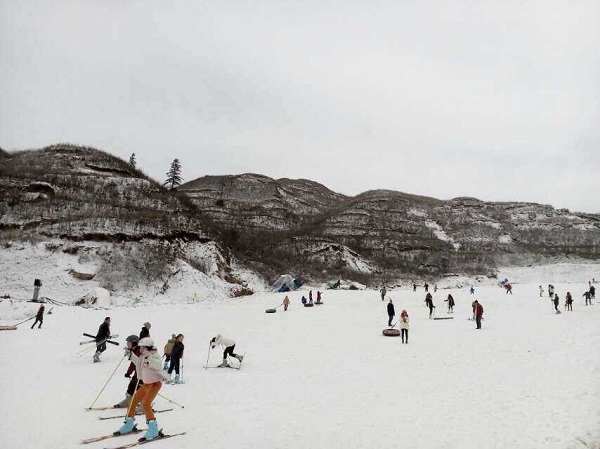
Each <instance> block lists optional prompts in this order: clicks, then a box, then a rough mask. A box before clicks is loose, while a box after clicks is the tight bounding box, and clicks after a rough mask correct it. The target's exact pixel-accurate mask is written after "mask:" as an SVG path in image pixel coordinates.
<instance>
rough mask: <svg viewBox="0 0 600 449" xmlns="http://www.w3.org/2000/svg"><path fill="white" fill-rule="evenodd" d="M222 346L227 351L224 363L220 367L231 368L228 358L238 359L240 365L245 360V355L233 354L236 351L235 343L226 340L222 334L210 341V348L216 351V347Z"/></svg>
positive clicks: (224, 352)
mask: <svg viewBox="0 0 600 449" xmlns="http://www.w3.org/2000/svg"><path fill="white" fill-rule="evenodd" d="M217 345H218V346H222V347H224V348H225V350H224V351H223V363H221V364H220V365H219V367H220V368H226V367H228V366H229V363H227V356H228V355H229V356H231V357H235V358H236V359H238V361H239V362H240V363H242V360H243V359H244V356H243V355H237V354H235V353H234V352H233V350H234V349H235V341H233V340H231V339H229V338H225V337H223V336H222V335H221V334H219V335H217V336H216V337H213V338H212V339H211V340H210V348H211V349H214V347H215V346H217Z"/></svg>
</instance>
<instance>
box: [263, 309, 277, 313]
mask: <svg viewBox="0 0 600 449" xmlns="http://www.w3.org/2000/svg"><path fill="white" fill-rule="evenodd" d="M265 312H266V313H275V312H277V310H276V309H267V310H265Z"/></svg>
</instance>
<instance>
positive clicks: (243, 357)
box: [204, 353, 246, 371]
mask: <svg viewBox="0 0 600 449" xmlns="http://www.w3.org/2000/svg"><path fill="white" fill-rule="evenodd" d="M245 358H246V353H244V355H242V362H243V361H244V359H245ZM238 361H239V360H238ZM242 362H240V364H239V365H238V366H231V365H227V366H223V365H217V366H208V365H207V366H205V367H204V369H208V368H231V369H236V370H238V371H239V370H240V369H241V368H242Z"/></svg>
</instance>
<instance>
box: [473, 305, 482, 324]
mask: <svg viewBox="0 0 600 449" xmlns="http://www.w3.org/2000/svg"><path fill="white" fill-rule="evenodd" d="M473 304H474V305H473V314H474V315H475V322H476V324H477V327H476V329H481V317H482V316H483V306H482V305H481V304H479V301H477V300H475V301H473Z"/></svg>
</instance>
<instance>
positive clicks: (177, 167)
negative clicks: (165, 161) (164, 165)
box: [163, 159, 183, 190]
mask: <svg viewBox="0 0 600 449" xmlns="http://www.w3.org/2000/svg"><path fill="white" fill-rule="evenodd" d="M182 181H183V178H182V177H181V164H180V163H179V159H174V160H173V162H171V168H169V171H168V172H167V179H166V181H165V182H164V183H163V185H164V186H169V185H170V186H171V187H170V188H171V190H173V189H174V188H175V187H179V186H180V185H181V182H182Z"/></svg>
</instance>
